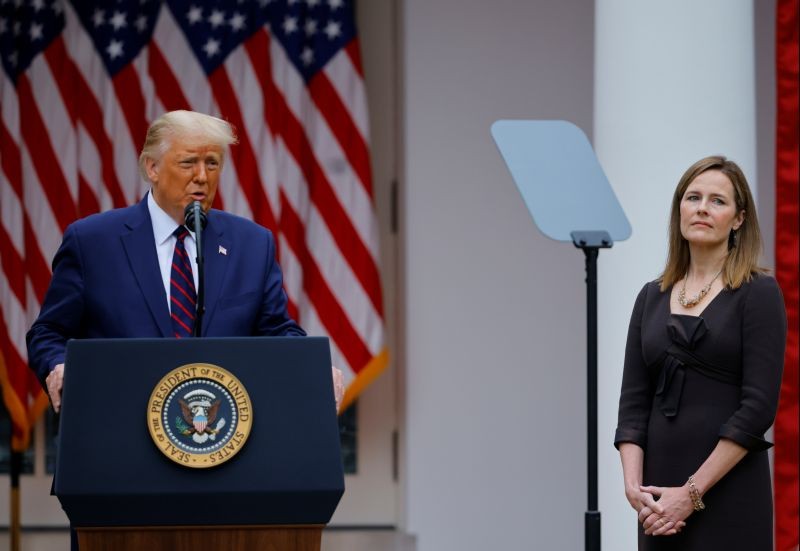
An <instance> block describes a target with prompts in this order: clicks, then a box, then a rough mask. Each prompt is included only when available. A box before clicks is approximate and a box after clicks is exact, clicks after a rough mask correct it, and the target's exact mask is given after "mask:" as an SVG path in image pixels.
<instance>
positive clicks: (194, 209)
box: [183, 201, 208, 230]
mask: <svg viewBox="0 0 800 551" xmlns="http://www.w3.org/2000/svg"><path fill="white" fill-rule="evenodd" d="M195 216H199V220H200V227H201V228H202V229H206V224H208V219H207V218H206V213H205V212H203V207H201V206H200V201H193V202H191V203H189V204H188V205H186V208H185V209H183V220H184V223H185V224H186V227H187V228H189V229H192V230H193V229H194V219H195Z"/></svg>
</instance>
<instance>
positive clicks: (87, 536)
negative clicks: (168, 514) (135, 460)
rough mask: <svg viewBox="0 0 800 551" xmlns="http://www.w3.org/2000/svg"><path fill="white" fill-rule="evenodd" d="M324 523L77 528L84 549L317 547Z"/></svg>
mask: <svg viewBox="0 0 800 551" xmlns="http://www.w3.org/2000/svg"><path fill="white" fill-rule="evenodd" d="M322 528H323V526H322V525H320V526H230V527H225V526H215V527H213V528H209V527H197V526H176V527H169V528H79V529H78V545H79V547H80V549H81V551H83V550H84V549H91V550H93V551H141V550H143V549H146V550H148V551H161V550H164V551H166V550H172V549H224V550H225V551H253V550H254V549H257V550H259V551H287V550H291V551H319V546H320V541H321V539H322Z"/></svg>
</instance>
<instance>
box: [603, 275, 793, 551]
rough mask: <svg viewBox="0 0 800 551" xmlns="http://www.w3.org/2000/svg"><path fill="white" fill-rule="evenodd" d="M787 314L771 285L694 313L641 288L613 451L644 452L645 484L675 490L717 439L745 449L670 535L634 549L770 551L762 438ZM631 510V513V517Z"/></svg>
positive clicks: (758, 279)
mask: <svg viewBox="0 0 800 551" xmlns="http://www.w3.org/2000/svg"><path fill="white" fill-rule="evenodd" d="M785 345H786V311H785V308H784V303H783V297H782V295H781V292H780V289H779V288H778V284H777V283H776V281H775V279H773V278H772V277H769V276H765V275H755V276H754V277H753V279H752V280H751V281H750V282H749V283H745V284H743V285H742V286H741V287H740V288H739V289H735V290H731V289H723V290H722V291H721V292H720V293H719V294H718V295H717V296H716V297H714V299H713V300H712V301H711V302H709V303H708V304H707V305H706V308H705V309H704V310H703V312H702V313H701V314H700V315H699V316H686V315H679V314H671V313H670V290H669V289H668V290H667V291H665V292H661V291H660V290H659V284H658V283H657V282H650V283H648V284H647V285H645V286H644V288H643V289H642V291H641V292H640V293H639V296H638V298H637V299H636V304H635V305H634V308H633V314H632V316H631V322H630V327H629V329H628V343H627V346H626V349H625V368H624V373H623V377H622V392H621V395H620V401H619V421H618V426H617V432H616V436H615V439H614V445H615V446H617V447H619V444H621V443H623V442H631V443H633V444H636V445H638V446H639V447H641V448H642V449H643V450H644V473H643V478H644V485H655V486H682V485H683V484H684V483H685V482H686V479H687V478H688V477H689V475H691V474H693V473H694V472H695V471H696V470H697V469H698V468H699V467H700V465H701V464H702V463H703V462H704V461H705V460H706V458H707V457H708V456H709V454H710V453H711V451H712V450H713V449H714V447H715V446H716V445H717V442H718V441H719V439H720V438H727V439H730V440H732V441H734V442H736V443H738V444H740V445H741V446H744V447H745V448H746V449H747V450H748V453H747V455H746V456H745V457H744V459H742V461H740V462H739V463H738V464H737V465H736V466H735V467H734V468H733V469H732V470H731V471H730V472H729V473H728V474H727V475H725V476H724V477H723V478H722V480H720V481H719V482H717V484H716V485H715V486H714V487H712V488H711V489H710V490H709V491H708V492H707V493H706V495H705V496H704V497H703V501H704V502H705V504H706V509H705V510H704V511H700V512H696V513H693V514H692V515H690V516H689V518H688V519H687V520H686V527H685V528H684V529H683V530H682V531H681V533H679V534H677V535H674V536H655V537H654V536H645V535H644V531H643V529H642V526H641V525H639V549H640V550H647V551H654V550H681V551H693V550H698V551H708V550H709V549H725V550H726V551H736V550H742V551H761V550H764V551H772V548H773V545H772V531H773V526H772V489H771V483H770V474H769V461H768V457H767V452H766V450H767V449H768V448H770V447H771V446H772V444H770V443H769V442H767V441H766V440H764V433H765V432H766V430H767V429H768V428H769V427H770V425H771V424H772V422H773V420H774V419H775V411H776V408H777V406H778V393H779V390H780V384H781V374H782V372H783V356H784V348H785ZM634 515H635V514H634V512H633V511H631V516H632V517H633V518H635V516H634Z"/></svg>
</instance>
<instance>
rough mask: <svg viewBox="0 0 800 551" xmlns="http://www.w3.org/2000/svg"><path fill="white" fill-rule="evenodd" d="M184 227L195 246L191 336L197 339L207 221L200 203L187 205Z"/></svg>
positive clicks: (202, 310) (201, 311)
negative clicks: (194, 290) (194, 292)
mask: <svg viewBox="0 0 800 551" xmlns="http://www.w3.org/2000/svg"><path fill="white" fill-rule="evenodd" d="M184 216H185V220H186V226H187V227H189V228H192V229H193V230H194V241H195V244H196V245H197V257H196V259H195V260H196V261H197V310H196V312H195V316H196V317H195V322H194V330H193V331H192V336H195V337H199V336H200V335H201V332H202V328H203V314H204V313H205V311H206V306H205V278H204V277H203V262H204V260H203V228H205V226H206V223H207V219H206V213H204V212H203V209H202V208H201V207H200V201H194V202H192V203H191V204H189V205H187V207H186V210H185V211H184Z"/></svg>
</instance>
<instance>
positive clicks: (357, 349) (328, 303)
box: [281, 196, 371, 365]
mask: <svg viewBox="0 0 800 551" xmlns="http://www.w3.org/2000/svg"><path fill="white" fill-rule="evenodd" d="M281 218H282V220H281V225H282V227H284V228H286V231H285V232H284V233H285V235H286V238H287V241H288V242H289V245H290V246H291V247H292V248H293V249H294V251H295V254H296V255H297V256H298V258H300V260H301V262H302V264H303V266H304V272H305V278H304V279H305V285H304V286H303V287H304V289H305V290H306V293H307V294H308V296H309V297H310V298H311V300H312V301H313V302H314V304H315V305H317V308H322V309H323V310H326V311H329V312H335V313H336V314H337V315H336V319H338V320H339V323H336V324H332V325H327V324H326V329H327V331H328V332H329V334H330V335H331V337H332V338H333V339H334V340H335V341H336V342H337V343H339V346H340V347H341V349H342V352H343V353H344V356H345V357H346V358H347V360H348V362H349V363H350V365H364V364H365V363H366V362H367V361H369V358H370V357H371V356H370V353H369V351H368V350H367V348H366V347H365V346H364V343H363V342H362V340H361V339H360V338H359V336H358V334H357V333H356V332H355V330H354V329H353V326H352V325H351V324H350V322H349V321H348V320H347V316H345V314H344V312H343V311H342V308H341V306H340V304H339V303H338V302H337V300H336V298H335V297H334V295H333V293H331V290H330V288H328V285H327V284H326V283H325V280H324V279H323V277H322V274H321V273H320V271H319V268H318V266H317V265H316V263H315V262H314V260H313V258H312V255H311V253H310V251H309V250H308V246H307V245H306V242H305V240H304V239H303V225H302V222H301V221H300V219H299V217H298V216H297V214H296V213H295V212H294V210H293V209H292V208H291V205H289V203H288V201H287V200H286V198H285V196H282V197H281ZM323 319H324V316H323Z"/></svg>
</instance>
